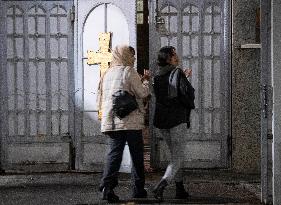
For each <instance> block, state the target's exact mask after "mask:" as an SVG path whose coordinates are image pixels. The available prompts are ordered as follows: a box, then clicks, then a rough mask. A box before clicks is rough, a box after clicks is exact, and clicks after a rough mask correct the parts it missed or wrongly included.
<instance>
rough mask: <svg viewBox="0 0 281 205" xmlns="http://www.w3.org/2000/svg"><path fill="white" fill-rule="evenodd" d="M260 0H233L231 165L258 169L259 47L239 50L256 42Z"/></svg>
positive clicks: (251, 170)
mask: <svg viewBox="0 0 281 205" xmlns="http://www.w3.org/2000/svg"><path fill="white" fill-rule="evenodd" d="M258 7H259V0H233V5H232V9H233V37H232V41H233V51H232V52H233V53H232V137H233V138H232V139H233V144H232V145H233V155H232V168H233V170H234V171H236V172H243V173H259V172H260V50H259V49H241V48H240V46H241V44H248V43H256V10H257V8H258Z"/></svg>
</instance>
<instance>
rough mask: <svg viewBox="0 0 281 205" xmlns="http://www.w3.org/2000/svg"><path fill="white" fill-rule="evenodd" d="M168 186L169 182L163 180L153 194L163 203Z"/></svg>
mask: <svg viewBox="0 0 281 205" xmlns="http://www.w3.org/2000/svg"><path fill="white" fill-rule="evenodd" d="M167 185H168V182H167V181H166V180H165V179H161V180H160V182H159V183H158V184H157V185H156V186H155V187H154V189H153V191H152V192H153V193H154V197H155V198H156V199H158V200H160V201H163V193H164V190H165V188H166V186H167Z"/></svg>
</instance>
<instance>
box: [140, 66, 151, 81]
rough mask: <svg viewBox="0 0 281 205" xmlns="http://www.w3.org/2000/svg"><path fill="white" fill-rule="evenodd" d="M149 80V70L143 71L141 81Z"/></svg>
mask: <svg viewBox="0 0 281 205" xmlns="http://www.w3.org/2000/svg"><path fill="white" fill-rule="evenodd" d="M149 79H150V72H149V70H146V69H144V71H143V76H142V81H145V80H147V81H149Z"/></svg>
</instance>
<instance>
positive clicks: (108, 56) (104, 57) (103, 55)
mask: <svg viewBox="0 0 281 205" xmlns="http://www.w3.org/2000/svg"><path fill="white" fill-rule="evenodd" d="M110 40H111V33H110V32H109V33H99V50H98V51H97V52H95V51H92V50H88V51H87V54H88V61H87V64H88V65H94V64H100V75H101V76H102V75H103V74H104V72H105V71H106V70H107V69H108V68H109V63H110V62H111V60H112V53H111V52H110Z"/></svg>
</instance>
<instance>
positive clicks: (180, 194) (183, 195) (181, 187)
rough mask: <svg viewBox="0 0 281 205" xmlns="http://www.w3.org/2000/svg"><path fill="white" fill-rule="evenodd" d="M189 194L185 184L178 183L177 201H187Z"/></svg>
mask: <svg viewBox="0 0 281 205" xmlns="http://www.w3.org/2000/svg"><path fill="white" fill-rule="evenodd" d="M188 197H189V194H188V192H187V191H185V189H184V185H183V182H176V196H175V199H187V198H188Z"/></svg>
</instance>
